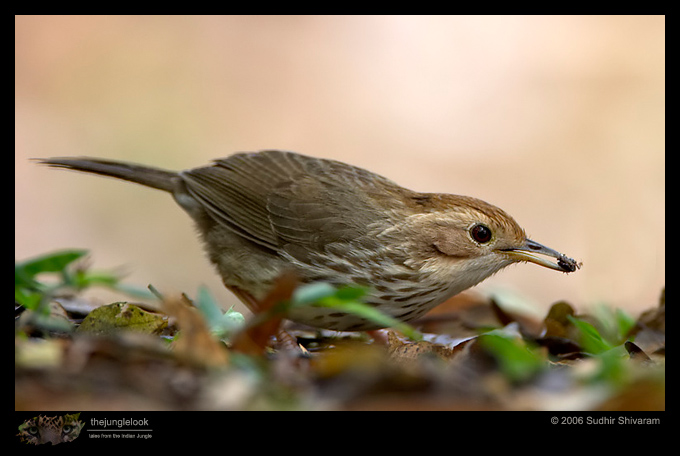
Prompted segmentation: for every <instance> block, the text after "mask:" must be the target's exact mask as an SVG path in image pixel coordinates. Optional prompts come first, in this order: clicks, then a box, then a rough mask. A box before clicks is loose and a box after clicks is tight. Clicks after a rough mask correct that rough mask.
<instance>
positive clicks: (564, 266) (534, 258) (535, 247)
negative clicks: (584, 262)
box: [500, 239, 581, 272]
mask: <svg viewBox="0 0 680 456" xmlns="http://www.w3.org/2000/svg"><path fill="white" fill-rule="evenodd" d="M500 252H501V253H502V254H504V255H506V256H508V257H510V258H511V259H512V260H513V261H528V262H531V263H536V264H538V265H541V266H544V267H546V268H549V269H554V270H555V271H562V272H574V271H575V270H577V269H579V268H580V267H581V263H578V262H576V261H575V260H573V259H572V258H569V257H568V256H566V255H564V254H563V253H560V252H558V251H556V250H553V249H551V248H549V247H546V246H544V245H542V244H539V243H538V242H535V241H532V240H531V239H525V240H524V244H522V245H521V246H519V247H513V248H509V249H503V250H500ZM539 255H544V256H545V257H549V258H554V259H556V260H557V261H556V262H553V261H550V260H548V259H547V258H544V257H543V256H539Z"/></svg>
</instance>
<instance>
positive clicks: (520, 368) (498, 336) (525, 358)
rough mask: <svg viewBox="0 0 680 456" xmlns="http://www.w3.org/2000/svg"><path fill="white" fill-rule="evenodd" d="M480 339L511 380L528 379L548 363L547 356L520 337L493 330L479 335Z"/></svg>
mask: <svg viewBox="0 0 680 456" xmlns="http://www.w3.org/2000/svg"><path fill="white" fill-rule="evenodd" d="M478 340H479V343H480V344H482V346H483V347H484V348H485V349H486V350H487V351H489V353H490V354H491V355H492V356H493V357H494V358H495V359H496V361H497V362H498V364H499V366H500V369H501V370H502V371H503V373H504V374H505V375H506V376H507V377H508V378H509V379H510V380H513V381H516V382H521V381H525V380H528V379H530V378H531V377H533V376H534V375H535V374H537V373H538V372H540V371H541V370H543V369H544V368H545V367H546V365H547V364H546V360H545V358H544V357H543V356H542V355H541V354H540V353H539V352H537V351H535V350H533V349H531V348H530V347H529V346H527V345H526V344H525V343H524V341H523V340H522V339H521V338H519V337H515V336H511V335H506V334H502V333H501V332H497V331H493V332H491V333H487V334H483V335H481V336H479V338H478Z"/></svg>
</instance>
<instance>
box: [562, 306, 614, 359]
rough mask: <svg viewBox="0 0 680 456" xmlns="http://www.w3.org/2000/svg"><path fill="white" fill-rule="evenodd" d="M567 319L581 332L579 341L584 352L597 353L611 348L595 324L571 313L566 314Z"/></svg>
mask: <svg viewBox="0 0 680 456" xmlns="http://www.w3.org/2000/svg"><path fill="white" fill-rule="evenodd" d="M567 319H569V321H570V322H571V323H572V324H573V325H574V326H575V327H576V328H578V330H579V331H580V332H581V340H580V341H579V342H580V343H581V345H582V346H583V350H584V351H585V352H586V353H591V354H599V353H603V352H606V351H607V350H611V349H612V348H613V346H612V345H611V344H609V343H608V342H607V341H606V340H604V338H603V337H602V336H601V335H600V332H599V331H598V330H597V328H595V326H593V325H591V324H590V323H588V322H587V321H583V320H580V319H578V318H575V317H573V316H571V315H567Z"/></svg>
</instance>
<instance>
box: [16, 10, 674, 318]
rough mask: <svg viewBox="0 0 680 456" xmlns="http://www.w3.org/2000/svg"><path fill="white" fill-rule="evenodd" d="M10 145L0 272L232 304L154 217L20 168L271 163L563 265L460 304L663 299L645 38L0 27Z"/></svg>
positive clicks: (660, 33) (160, 215) (176, 215)
mask: <svg viewBox="0 0 680 456" xmlns="http://www.w3.org/2000/svg"><path fill="white" fill-rule="evenodd" d="M14 131H15V152H14V157H15V162H14V163H15V165H14V169H15V200H14V202H15V213H14V226H15V240H14V252H15V253H14V254H15V259H17V260H23V259H26V258H29V257H32V256H36V255H39V254H43V253H46V252H49V251H53V250H57V249H64V248H74V247H78V248H87V249H89V250H90V251H91V262H92V265H93V267H94V268H96V269H111V268H118V267H122V268H123V269H124V270H125V271H127V272H128V277H127V279H126V282H129V283H136V284H139V285H140V286H146V285H147V284H148V283H152V284H153V285H154V286H155V287H156V288H157V289H159V290H161V291H162V292H170V291H182V292H186V293H187V294H189V295H191V296H195V293H196V289H197V287H198V285H199V284H205V285H207V286H208V287H210V289H211V290H212V291H213V293H214V294H215V295H216V296H217V297H218V299H220V301H221V302H222V303H223V304H224V306H225V307H228V306H230V305H231V304H237V300H236V299H235V298H234V297H233V296H232V295H231V294H230V293H229V292H228V291H226V290H225V289H224V288H223V287H222V285H221V281H220V280H219V278H218V276H217V274H216V273H215V272H214V271H213V269H212V267H211V265H210V264H209V263H208V261H207V260H206V259H205V257H204V255H203V251H202V246H201V244H200V242H199V241H198V239H197V238H196V236H195V233H194V229H193V226H192V223H191V220H190V219H189V217H188V216H187V215H186V214H184V213H183V211H182V210H181V209H179V207H178V206H176V204H175V203H174V201H173V200H172V198H171V197H170V196H169V195H167V194H164V193H162V192H158V191H153V190H150V189H145V188H142V187H140V186H137V185H133V184H129V183H125V182H122V181H114V180H112V179H103V178H101V177H96V176H87V175H79V174H77V173H71V172H66V171H58V170H50V169H47V168H45V167H40V166H37V165H36V164H35V163H32V162H30V161H29V158H39V157H51V156H64V155H66V156H68V155H91V156H96V157H106V158H111V159H120V160H127V161H136V162H140V163H144V164H150V165H155V166H159V167H165V168H168V169H176V170H180V169H186V168H191V167H196V166H201V165H204V164H207V163H209V161H210V160H211V159H214V158H219V157H225V156H228V155H230V154H232V153H234V152H237V151H256V150H260V149H267V148H277V149H287V150H293V151H296V152H300V153H304V154H307V155H314V156H318V157H326V158H334V159H338V160H342V161H345V162H348V163H351V164H354V165H357V166H361V167H364V168H367V169H369V170H371V171H374V172H376V173H379V174H382V175H384V176H386V177H389V178H390V179H392V180H394V181H396V182H397V183H399V184H401V185H403V186H405V187H409V188H411V189H414V190H418V191H427V192H446V193H455V194H463V195H470V196H475V197H477V198H481V199H483V200H486V201H488V202H490V203H492V204H495V205H497V206H499V207H501V208H503V209H505V210H506V211H507V212H509V213H510V214H511V215H512V216H513V217H514V218H515V219H516V220H517V221H518V222H519V223H520V224H521V225H522V226H523V227H524V228H525V229H526V230H527V233H528V234H529V235H530V237H531V238H532V239H534V240H536V241H538V242H541V243H543V244H545V245H547V246H549V247H552V248H554V249H556V250H559V251H561V252H563V253H565V254H567V255H568V256H571V257H574V258H576V259H577V260H580V261H583V268H582V269H581V270H580V271H578V272H576V273H574V274H570V275H566V274H560V273H557V272H555V271H551V270H548V269H545V268H540V267H537V266H535V265H518V266H513V267H510V268H508V269H506V270H504V271H503V272H501V273H499V274H496V275H495V276H493V277H492V278H490V279H488V280H487V281H485V282H483V283H482V284H480V285H478V286H477V287H476V289H477V290H479V291H481V292H484V293H497V292H502V293H504V295H505V296H515V297H517V298H518V301H520V302H523V303H525V304H526V303H528V304H531V306H532V308H533V309H535V310H536V312H537V313H538V314H539V315H542V314H543V313H544V312H545V309H547V308H548V307H549V306H550V305H551V304H552V303H553V302H555V301H557V300H561V299H566V300H568V301H569V302H571V303H572V304H573V305H574V306H575V307H576V308H577V309H587V308H588V307H590V306H592V305H594V304H599V303H604V304H607V305H610V306H615V307H622V308H625V309H627V310H629V311H630V312H631V313H632V314H633V315H634V316H637V314H638V313H639V312H640V311H641V310H644V309H646V308H649V307H652V306H655V305H656V303H657V299H658V296H659V294H660V291H661V289H662V287H663V286H664V283H665V155H664V152H665V18H664V17H663V16H550V17H545V16H483V17H477V16H453V17H452V16H437V17H429V16H417V17H410V16H323V17H319V16H273V17H272V16H208V17H206V16H189V17H184V16H172V17H166V16H143V17H141V16H96V17H88V16H77V17H63V16H44V17H43V16H16V17H15V123H14ZM97 293H101V294H102V297H101V299H107V297H106V293H105V292H100V291H97V292H95V294H97ZM237 308H240V304H237Z"/></svg>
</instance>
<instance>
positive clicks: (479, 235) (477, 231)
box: [470, 223, 491, 244]
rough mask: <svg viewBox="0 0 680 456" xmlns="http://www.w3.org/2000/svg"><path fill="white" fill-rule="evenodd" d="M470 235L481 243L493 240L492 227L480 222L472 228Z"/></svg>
mask: <svg viewBox="0 0 680 456" xmlns="http://www.w3.org/2000/svg"><path fill="white" fill-rule="evenodd" d="M470 236H472V239H474V240H475V241H476V242H479V243H480V244H486V243H487V242H489V241H490V240H491V229H489V227H488V226H486V225H482V224H481V223H478V224H477V225H475V226H473V227H472V228H470Z"/></svg>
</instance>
